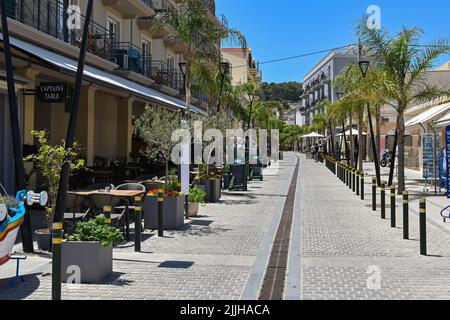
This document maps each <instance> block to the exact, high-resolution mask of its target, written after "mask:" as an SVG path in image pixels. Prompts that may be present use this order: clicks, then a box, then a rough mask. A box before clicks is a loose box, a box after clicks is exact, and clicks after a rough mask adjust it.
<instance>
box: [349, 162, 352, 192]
mask: <svg viewBox="0 0 450 320" xmlns="http://www.w3.org/2000/svg"><path fill="white" fill-rule="evenodd" d="M352 182H353V168H352V167H350V168H349V170H348V188H349V189H350V190H352Z"/></svg>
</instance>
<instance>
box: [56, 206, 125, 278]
mask: <svg viewBox="0 0 450 320" xmlns="http://www.w3.org/2000/svg"><path fill="white" fill-rule="evenodd" d="M123 241H124V238H123V235H122V233H121V232H120V231H119V230H118V229H116V228H113V227H112V226H111V225H110V224H109V223H108V222H107V219H106V217H105V216H104V215H99V216H97V217H95V218H94V219H91V220H89V221H86V222H80V223H78V224H77V226H76V230H75V233H74V234H72V235H70V236H68V237H67V240H66V241H64V242H63V245H62V269H61V273H62V274H61V279H62V281H64V282H66V281H67V279H68V278H69V277H71V276H72V275H73V274H74V272H77V271H79V276H80V278H79V280H80V282H81V283H98V282H101V281H102V280H104V279H105V278H107V277H108V276H110V275H111V274H112V272H113V244H114V243H120V242H123ZM73 266H77V268H79V269H78V270H74V269H73Z"/></svg>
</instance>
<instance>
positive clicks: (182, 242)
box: [0, 155, 297, 300]
mask: <svg viewBox="0 0 450 320" xmlns="http://www.w3.org/2000/svg"><path fill="white" fill-rule="evenodd" d="M296 159H297V158H296V157H295V156H294V155H288V156H286V160H285V161H282V162H281V163H280V166H281V167H280V168H279V169H276V168H275V167H270V168H268V169H267V170H266V172H265V181H263V182H259V181H255V182H251V183H250V186H249V192H247V193H234V194H233V193H228V194H224V195H223V199H222V202H221V203H219V204H209V205H207V206H206V207H202V208H201V209H200V213H199V214H200V216H199V217H198V218H197V219H193V220H192V221H191V222H189V223H188V224H186V226H185V228H184V229H183V230H179V231H176V232H166V233H165V237H164V238H158V237H157V236H156V235H155V232H146V234H145V237H146V238H147V239H146V240H145V241H144V242H143V244H142V253H134V247H133V244H132V243H129V244H128V245H125V246H123V247H120V248H115V249H114V272H115V273H114V275H113V276H112V277H110V278H108V279H106V280H105V281H104V282H103V283H101V284H89V285H87V284H83V285H79V286H78V287H73V286H70V287H69V286H67V285H66V284H63V288H62V297H63V299H92V300H94V299H95V300H98V299H164V300H166V299H195V300H202V299H239V298H240V297H241V295H242V292H243V290H244V287H245V285H246V282H247V279H248V278H249V276H250V273H251V270H252V268H253V267H254V263H255V261H256V257H257V255H258V254H259V249H260V246H261V242H262V241H263V238H264V237H265V235H266V233H267V230H268V227H269V225H270V224H271V223H272V220H273V219H275V218H276V217H277V215H276V212H278V211H279V210H282V208H283V205H284V202H285V199H286V196H287V192H288V187H289V183H288V181H290V179H291V178H292V175H293V172H294V169H295V163H296ZM50 271H51V268H50V261H48V262H47V263H46V264H45V265H44V267H41V268H38V269H37V270H36V271H35V272H33V273H32V274H30V275H28V276H27V279H26V282H25V283H23V284H19V285H17V286H15V287H14V288H11V289H8V290H4V291H1V292H0V300H1V299H49V298H50V297H51V275H50ZM0 276H1V270H0Z"/></svg>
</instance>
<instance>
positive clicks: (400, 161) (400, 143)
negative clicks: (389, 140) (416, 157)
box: [398, 112, 406, 194]
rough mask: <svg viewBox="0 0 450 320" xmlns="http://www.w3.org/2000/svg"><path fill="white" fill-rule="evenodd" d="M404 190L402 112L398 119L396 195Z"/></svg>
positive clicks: (403, 128) (403, 127) (403, 122)
mask: <svg viewBox="0 0 450 320" xmlns="http://www.w3.org/2000/svg"><path fill="white" fill-rule="evenodd" d="M405 190H406V189H405V118H404V115H403V112H402V113H401V114H399V119H398V194H403V192H404V191H405Z"/></svg>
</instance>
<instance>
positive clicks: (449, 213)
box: [441, 206, 450, 223]
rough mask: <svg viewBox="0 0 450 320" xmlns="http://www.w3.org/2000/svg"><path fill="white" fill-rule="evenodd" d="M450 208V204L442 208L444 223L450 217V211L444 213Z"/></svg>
mask: <svg viewBox="0 0 450 320" xmlns="http://www.w3.org/2000/svg"><path fill="white" fill-rule="evenodd" d="M449 209H450V206H448V207H446V208H444V209H442V211H441V217H442V218H444V223H446V222H447V219H450V212H447V215H446V216H445V215H444V212H446V211H448V210H449Z"/></svg>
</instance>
